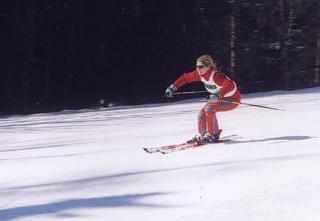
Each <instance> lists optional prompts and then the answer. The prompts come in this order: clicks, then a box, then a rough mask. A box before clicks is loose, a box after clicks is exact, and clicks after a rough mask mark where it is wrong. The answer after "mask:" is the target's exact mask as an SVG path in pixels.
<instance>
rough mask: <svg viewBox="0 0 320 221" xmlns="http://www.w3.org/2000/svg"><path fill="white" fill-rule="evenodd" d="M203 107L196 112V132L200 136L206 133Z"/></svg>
mask: <svg viewBox="0 0 320 221" xmlns="http://www.w3.org/2000/svg"><path fill="white" fill-rule="evenodd" d="M204 108H205V107H204ZM204 108H202V109H201V110H200V112H199V114H198V132H199V134H200V135H202V136H203V135H205V134H206V133H207V126H206V112H205V109H204Z"/></svg>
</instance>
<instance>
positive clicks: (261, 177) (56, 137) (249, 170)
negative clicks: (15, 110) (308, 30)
mask: <svg viewBox="0 0 320 221" xmlns="http://www.w3.org/2000/svg"><path fill="white" fill-rule="evenodd" d="M242 101H243V102H246V103H252V104H258V105H267V106H271V107H276V108H281V109H285V111H276V110H269V109H264V108H258V107H251V106H246V105H240V106H239V107H238V108H237V109H235V110H233V111H229V112H223V113H218V114H217V116H218V119H219V125H220V128H222V129H223V134H222V135H223V136H227V135H233V134H235V135H237V138H236V139H234V140H232V141H231V142H228V143H220V144H210V145H206V146H203V147H200V148H196V149H191V150H184V151H179V152H175V153H171V154H167V155H163V154H160V153H156V154H148V153H146V152H144V151H143V150H142V148H143V147H154V146H161V145H166V144H176V143H181V142H184V141H186V140H187V139H189V138H191V137H192V136H194V135H195V134H196V133H197V130H196V122H197V115H198V111H199V110H200V109H201V107H202V106H203V105H204V102H205V100H204V99H195V100H187V101H179V102H170V103H167V104H158V105H143V106H132V107H128V106H127V107H112V108H103V109H89V110H79V111H62V112H57V113H46V114H33V115H26V116H9V117H1V118H0V141H1V142H0V175H1V179H0V221H12V220H19V221H20V220H21V221H22V220H23V221H38V220H39V221H42V220H46V221H53V220H54V221H61V220H70V221H87V220H88V221H91V220H92V221H99V220H101V221H102V220H108V221H128V220H130V221H132V220H136V221H141V220H152V221H195V220H197V221H212V220H219V221H235V220H236V221H257V220H258V221H301V220H304V221H319V220H320V172H319V169H320V139H319V137H320V129H319V125H320V88H311V89H305V90H296V91H289V92H285V91H274V92H267V93H256V94H249V95H244V96H243V100H242Z"/></svg>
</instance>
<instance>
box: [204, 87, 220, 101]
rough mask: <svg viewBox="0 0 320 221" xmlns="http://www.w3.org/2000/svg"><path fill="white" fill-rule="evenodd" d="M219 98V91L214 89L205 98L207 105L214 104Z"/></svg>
mask: <svg viewBox="0 0 320 221" xmlns="http://www.w3.org/2000/svg"><path fill="white" fill-rule="evenodd" d="M219 98H220V91H219V90H218V89H216V90H215V91H214V92H213V93H211V94H209V95H208V96H207V100H208V102H209V103H215V102H217V101H218V100H219Z"/></svg>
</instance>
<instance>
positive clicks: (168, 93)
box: [166, 84, 177, 97]
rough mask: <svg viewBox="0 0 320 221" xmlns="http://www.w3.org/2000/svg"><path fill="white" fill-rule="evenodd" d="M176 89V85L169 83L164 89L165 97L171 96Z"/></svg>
mask: <svg viewBox="0 0 320 221" xmlns="http://www.w3.org/2000/svg"><path fill="white" fill-rule="evenodd" d="M176 90H177V87H176V86H174V84H171V85H170V86H169V87H167V89H166V96H167V97H173V93H174V92H175V91H176Z"/></svg>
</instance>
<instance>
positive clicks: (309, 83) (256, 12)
mask: <svg viewBox="0 0 320 221" xmlns="http://www.w3.org/2000/svg"><path fill="white" fill-rule="evenodd" d="M0 5H1V7H0V27H1V35H0V38H1V39H0V45H1V51H0V56H1V59H0V99H1V103H0V113H1V114H2V115H6V114H24V113H36V112H47V111H57V110H63V109H79V108H91V107H100V106H108V105H111V104H142V103H155V102H164V101H165V100H166V98H165V97H164V90H165V88H166V87H167V86H168V85H170V84H171V83H172V82H173V81H174V80H175V79H176V77H178V76H179V75H180V74H182V73H183V72H188V71H192V70H193V69H194V68H195V59H196V58H197V57H198V56H200V55H202V54H211V55H212V56H213V57H214V58H215V59H216V60H217V61H218V62H219V64H220V66H221V69H222V70H223V71H224V72H225V73H227V74H228V75H229V76H230V77H231V78H233V79H234V80H235V81H236V82H237V84H238V86H239V88H240V90H241V92H242V93H250V92H258V91H269V90H292V89H298V88H306V87H314V86H319V85H320V83H319V81H320V79H319V77H320V2H319V0H269V1H262V0H223V1H212V0H190V1H184V0H156V1H144V0H126V1H125V0H123V1H118V0H111V1H103V0H92V1H87V0H78V1H76V0H3V1H1V3H0ZM197 87H198V88H199V87H200V88H201V85H190V86H187V87H185V88H184V90H189V89H190V90H191V89H192V90H193V89H195V88H197Z"/></svg>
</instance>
